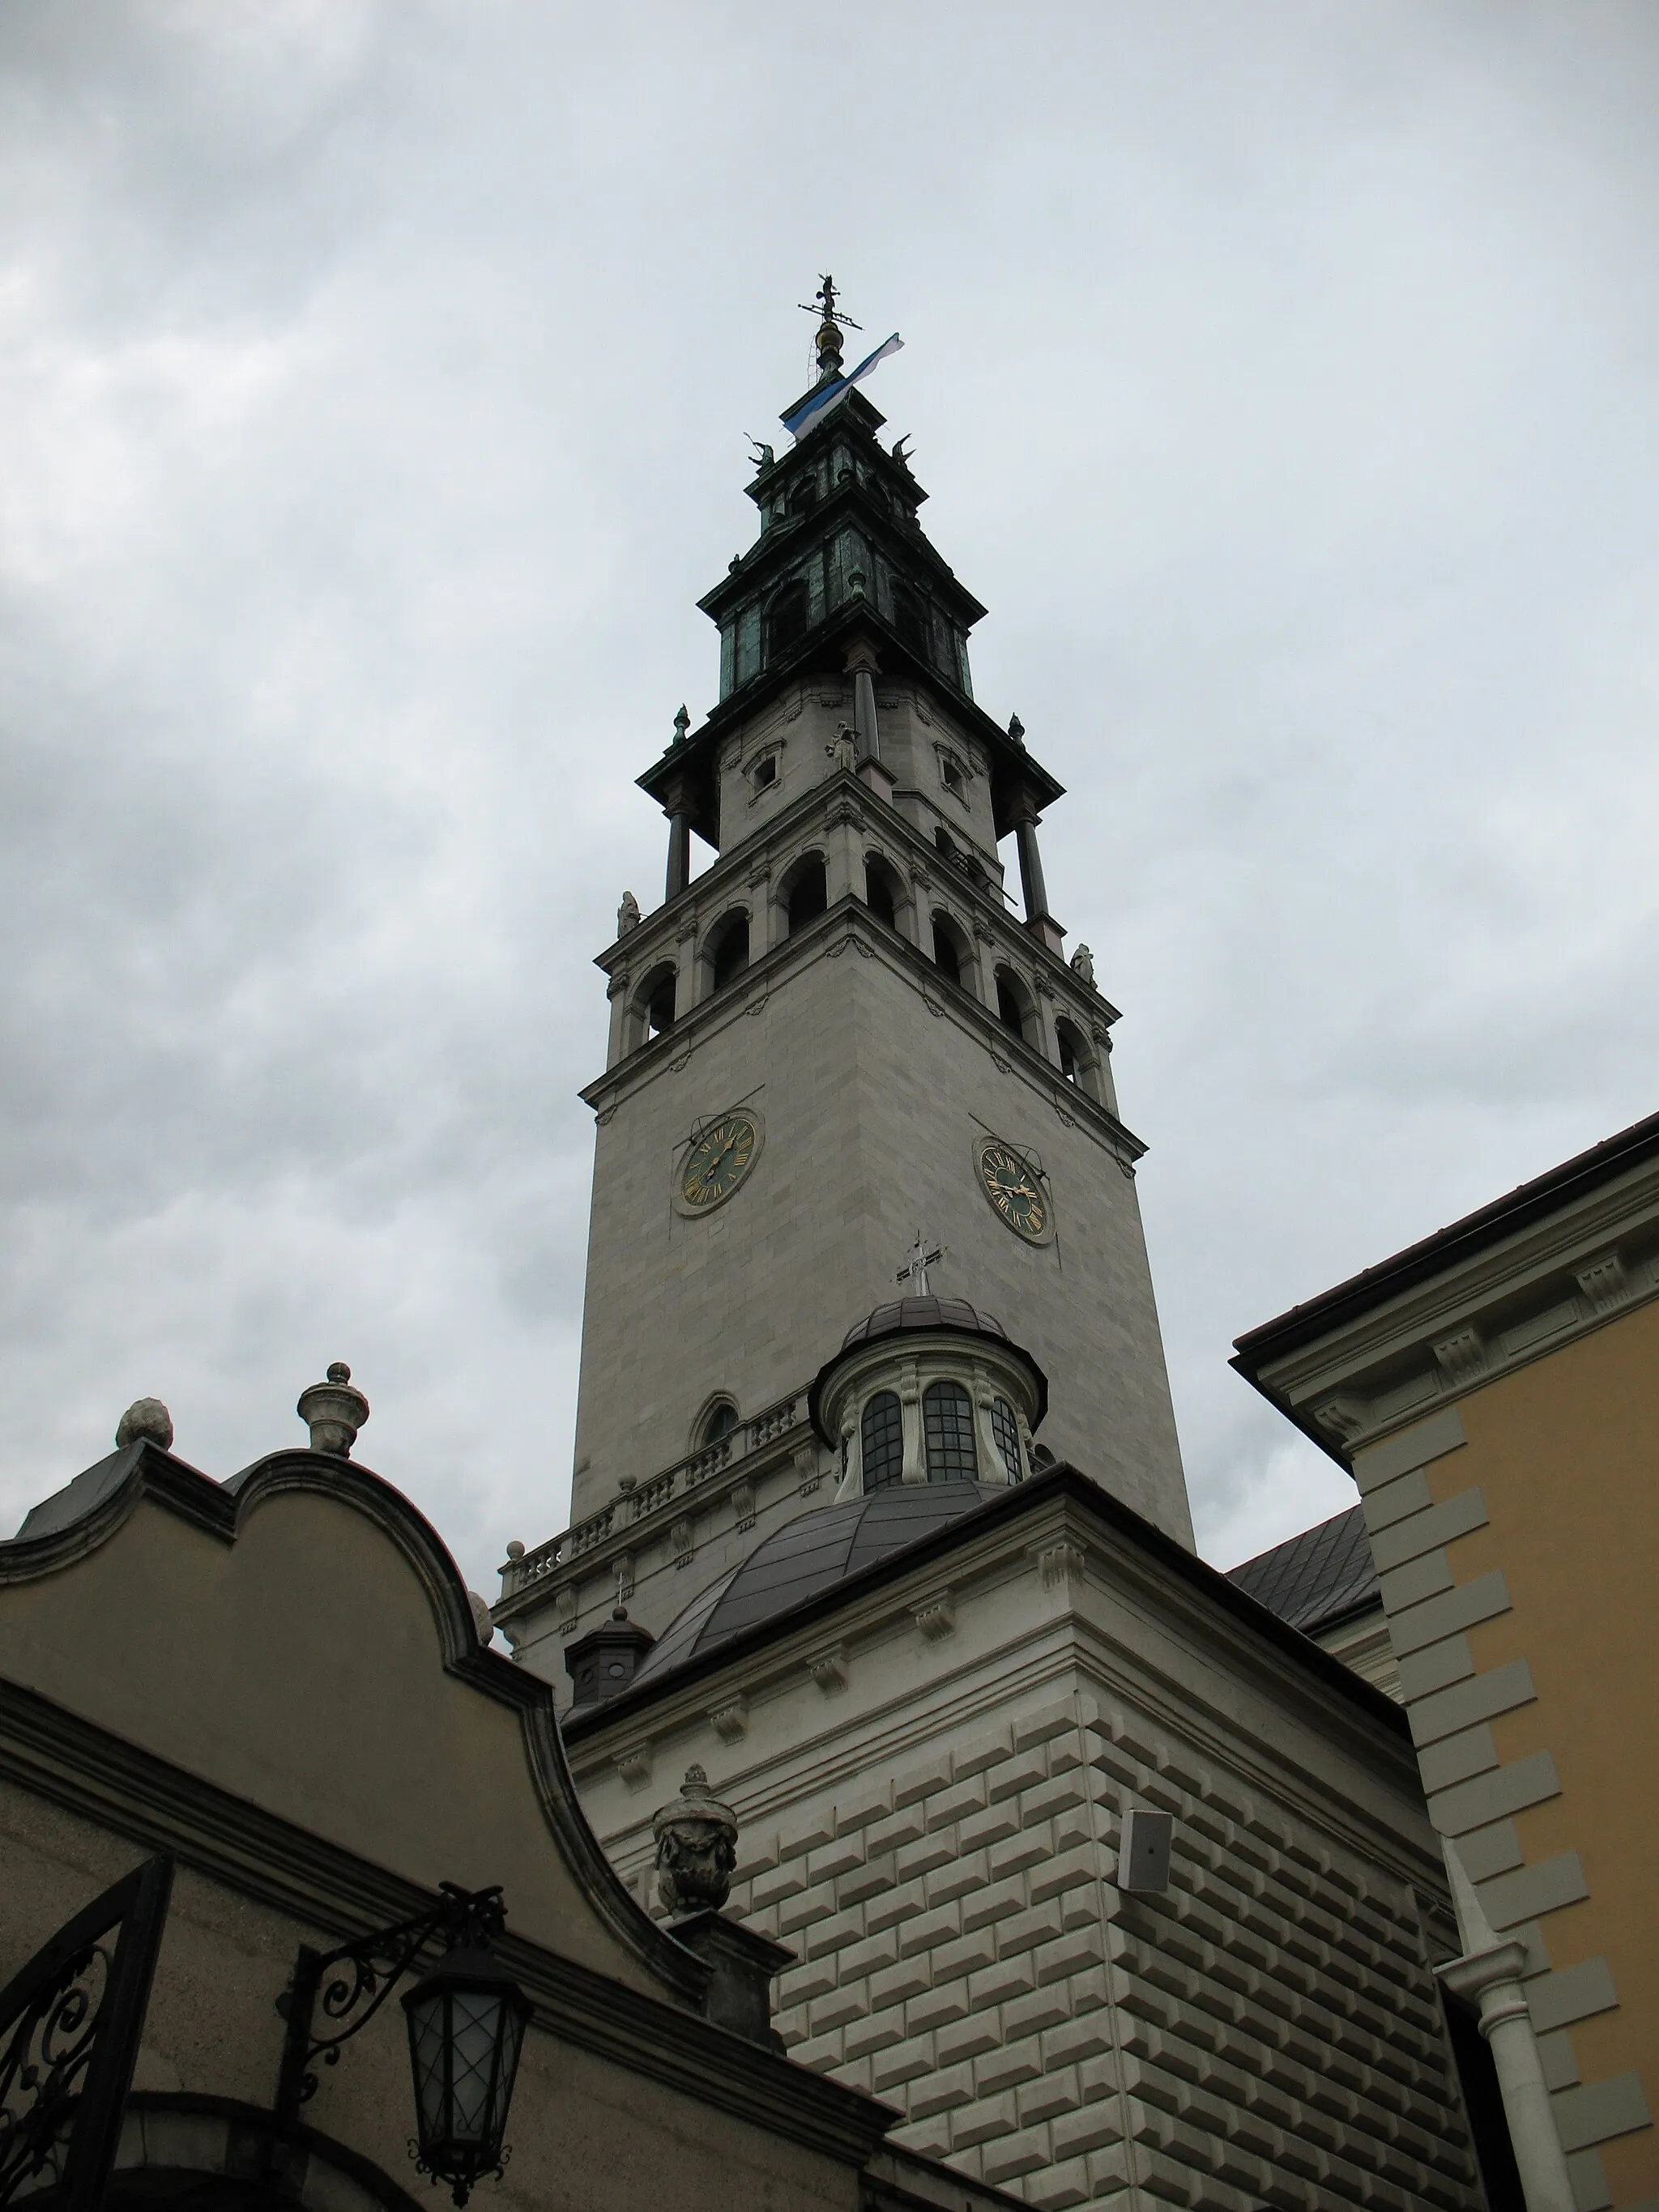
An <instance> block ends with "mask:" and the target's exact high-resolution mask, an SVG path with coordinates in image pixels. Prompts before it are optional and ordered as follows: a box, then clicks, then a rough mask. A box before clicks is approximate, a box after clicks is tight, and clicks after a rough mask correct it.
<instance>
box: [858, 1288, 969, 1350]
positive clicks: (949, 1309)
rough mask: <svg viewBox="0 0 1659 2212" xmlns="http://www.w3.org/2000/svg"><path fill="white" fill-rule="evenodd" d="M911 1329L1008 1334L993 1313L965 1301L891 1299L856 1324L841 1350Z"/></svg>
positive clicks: (947, 1299) (955, 1299) (949, 1299)
mask: <svg viewBox="0 0 1659 2212" xmlns="http://www.w3.org/2000/svg"><path fill="white" fill-rule="evenodd" d="M912 1328H926V1329H934V1328H960V1329H965V1330H966V1331H967V1332H968V1333H969V1334H970V1335H974V1336H1006V1335H1007V1334H1008V1332H1007V1330H1006V1328H1004V1327H1003V1326H1002V1323H1001V1322H1000V1321H998V1320H997V1318H996V1316H994V1314H987V1313H981V1312H980V1310H979V1309H978V1308H977V1307H976V1306H970V1305H969V1303H968V1301H967V1299H966V1298H933V1297H928V1298H890V1299H889V1300H888V1302H887V1304H885V1305H884V1306H878V1307H877V1308H876V1310H875V1311H874V1313H872V1314H866V1316H865V1317H864V1319H863V1320H862V1321H856V1322H854V1324H853V1326H852V1327H851V1328H849V1329H848V1332H847V1334H846V1335H845V1336H844V1337H842V1340H841V1345H842V1351H843V1352H845V1351H846V1350H847V1348H848V1346H849V1345H854V1344H867V1343H868V1342H869V1341H870V1340H871V1339H872V1337H878V1336H897V1335H899V1334H901V1333H902V1331H904V1330H906V1329H912Z"/></svg>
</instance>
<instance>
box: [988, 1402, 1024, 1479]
mask: <svg viewBox="0 0 1659 2212" xmlns="http://www.w3.org/2000/svg"><path fill="white" fill-rule="evenodd" d="M991 1434H992V1435H993V1436H994V1437H995V1438H996V1441H997V1449H998V1451H999V1452H1000V1454H1001V1455H1002V1464H1003V1465H1004V1467H1006V1468H1007V1470H1008V1480H1009V1481H1010V1482H1018V1481H1019V1480H1021V1479H1022V1477H1023V1476H1024V1473H1025V1469H1024V1467H1023V1466H1022V1465H1021V1464H1020V1456H1019V1422H1018V1419H1017V1418H1016V1416H1015V1413H1014V1409H1013V1407H1012V1406H1011V1405H1010V1404H1009V1403H1008V1401H1007V1400H1006V1398H993V1399H992V1401H991Z"/></svg>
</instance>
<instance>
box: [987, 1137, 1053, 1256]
mask: <svg viewBox="0 0 1659 2212" xmlns="http://www.w3.org/2000/svg"><path fill="white" fill-rule="evenodd" d="M979 1179H980V1181H981V1183H982V1184H983V1185H984V1187H985V1195H986V1196H987V1198H988V1199H989V1200H990V1201H991V1203H992V1205H993V1206H995V1208H996V1210H997V1212H999V1213H1000V1215H1001V1216H1002V1218H1003V1219H1004V1220H1005V1221H1006V1223H1007V1225H1008V1226H1009V1227H1010V1228H1011V1229H1012V1230H1013V1231H1014V1232H1015V1233H1016V1235H1018V1236H1020V1237H1029V1238H1030V1242H1031V1243H1033V1244H1036V1243H1041V1242H1042V1239H1043V1238H1044V1237H1046V1236H1047V1235H1048V1193H1047V1191H1045V1190H1044V1189H1043V1188H1042V1183H1041V1182H1039V1181H1038V1179H1037V1175H1036V1170H1035V1169H1034V1168H1033V1167H1032V1166H1031V1164H1030V1162H1029V1161H1028V1160H1026V1159H1024V1158H1022V1156H1021V1155H1020V1154H1019V1153H1018V1152H1016V1151H1015V1150H1014V1148H1013V1146H1012V1145H1005V1144H1001V1143H999V1142H997V1141H995V1140H993V1141H992V1142H991V1143H990V1144H987V1145H981V1147H980V1153H979Z"/></svg>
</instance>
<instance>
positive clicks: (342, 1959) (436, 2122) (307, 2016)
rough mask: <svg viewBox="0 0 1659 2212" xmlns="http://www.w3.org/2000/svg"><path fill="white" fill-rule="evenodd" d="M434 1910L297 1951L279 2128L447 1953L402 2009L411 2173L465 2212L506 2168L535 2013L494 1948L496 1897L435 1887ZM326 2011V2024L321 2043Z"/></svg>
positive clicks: (281, 2003)
mask: <svg viewBox="0 0 1659 2212" xmlns="http://www.w3.org/2000/svg"><path fill="white" fill-rule="evenodd" d="M438 1890H439V1897H438V1902H437V1904H436V1905H435V1906H434V1907H433V1908H432V1909H431V1910H430V1911H427V1912H424V1913H422V1915H421V1916H420V1917H419V1918H418V1919H415V1920H404V1921H400V1922H399V1923H398V1925H397V1926H396V1927H395V1928H383V1929H378V1930H377V1931H376V1932H375V1933H374V1935H372V1936H360V1937H359V1938H358V1939H357V1941H356V1942H354V1943H343V1944H342V1945H341V1946H340V1948H339V1949H338V1950H337V1951H331V1952H328V1953H326V1954H323V1953H319V1952H316V1951H313V1950H312V1949H311V1948H309V1946H302V1947H301V1952H300V1955H299V1958H298V1959H297V1960H296V1961H295V1968H294V1979H293V1982H292V1984H290V1986H289V1990H288V1991H287V1993H286V1995H285V1996H283V1997H281V1998H279V1999H278V2008H279V2010H280V2011H281V2012H282V2014H283V2017H284V2019H285V2020H286V2021H287V2022H288V2036H287V2039H286V2042H285V2044H284V2046H283V2065H282V2072H281V2075H279V2077H278V2080H277V2085H276V2113H277V2117H278V2118H280V2119H283V2120H288V2121H297V2120H298V2118H299V2117H300V2112H301V2106H304V2105H305V2104H306V2103H307V2101H308V2100H309V2099H310V2098H311V2097H312V2096H313V2094H314V2093H315V2092H316V2087H317V2076H316V2075H315V2073H314V2072H313V2070H312V2069H313V2062H315V2061H318V2060H320V2061H321V2063H323V2064H324V2065H325V2066H336V2065H337V2064H338V2063H339V2058H340V2049H341V2046H342V2045H343V2044H346V2043H349V2041H350V2039H351V2038H352V2037H353V2036H354V2035H356V2033H358V2031H359V2030H360V2029H361V2028H363V2027H367V2026H368V2022H369V2021H371V2020H372V2019H373V2018H374V2015H375V2014H376V2013H377V2012H378V2011H379V2010H380V2007H381V2006H382V2005H383V2004H384V2003H385V2002H386V1999H387V1997H389V1996H391V1994H392V1990H393V1989H394V1988H395V1987H396V1986H397V1984H398V1983H399V1982H400V1981H401V1980H402V1979H403V1978H404V1975H405V1974H406V1973H407V1972H409V1971H410V1968H411V1967H412V1966H414V1964H415V1961H416V1957H417V1956H418V1955H419V1954H420V1953H421V1952H422V1951H423V1950H425V1949H426V1948H427V1947H428V1945H429V1944H431V1943H432V1942H435V1941H437V1942H444V1943H446V1944H447V1946H448V1948H447V1950H446V1951H445V1953H444V1955H443V1956H442V1958H441V1959H440V1960H439V1961H438V1963H437V1965H436V1966H435V1967H434V1968H433V1969H432V1971H431V1972H430V1973H429V1974H428V1975H427V1976H426V1977H425V1978H424V1979H422V1981H420V1982H417V1983H416V1985H415V1987H414V1988H413V1989H412V1990H410V1992H409V1993H408V1995H407V1996H405V1997H404V2000H403V2002H404V2013H405V2015H407V2018H408V2021H409V2057H410V2065H411V2067H412V2068H413V2069H414V2075H415V2124H416V2137H415V2140H414V2142H412V2143H411V2144H410V2153H411V2154H412V2156H413V2157H414V2160H415V2163H416V2168H417V2169H418V2171H419V2172H422V2173H429V2174H430V2175H431V2177H432V2179H434V2181H438V2182H447V2184H448V2185H449V2191H450V2194H451V2196H452V2197H453V2198H454V2200H455V2202H456V2203H457V2204H465V2203H466V2200H467V2198H468V2197H470V2196H471V2193H472V2190H473V2186H474V2185H475V2184H476V2183H477V2182H479V2181H481V2180H482V2179H483V2178H484V2176H485V2175H486V2174H499V2173H500V2172H501V2170H502V2167H503V2166H505V2164H506V2162H507V2152H506V2149H505V2148H504V2147H503V2144H502V2140H501V2139H502V2136H504V2135H505V2133H506V2131H507V2106H508V2105H509V2103H510V2102H511V2101H512V2097H513V2077H514V2075H516V2074H517V2073H518V2070H519V2053H520V2050H521V2048H522V2046H523V2044H524V2032H525V2029H526V2027H528V2026H529V2024H530V2014H531V2007H530V2002H529V2000H528V1998H526V1996H525V1994H524V1992H523V1990H521V1989H520V1987H519V1985H518V1984H517V1983H516V1982H514V1981H513V1979H512V1978H511V1977H510V1976H509V1975H507V1973H506V1972H504V1971H503V1969H502V1967H501V1964H500V1962H499V1961H498V1960H497V1959H496V1957H495V1951H494V1949H493V1948H492V1945H493V1942H494V1939H495V1937H496V1936H499V1935H500V1934H501V1929H503V1927H504V1926H505V1925H506V1922H507V1913H506V1911H505V1908H504V1907H503V1905H502V1904H501V1891H500V1890H499V1889H480V1890H471V1891H470V1890H465V1889H460V1888H458V1887H456V1885H455V1884H454V1883H453V1882H450V1881H445V1882H440V1884H439V1885H438ZM319 2010H320V2012H321V2015H322V2017H323V2019H324V2020H325V2021H327V2022H329V2023H330V2024H331V2025H330V2027H325V2029H324V2030H323V2031H322V2032H321V2033H317V2031H316V2028H315V2015H316V2014H317V2013H318V2011H319Z"/></svg>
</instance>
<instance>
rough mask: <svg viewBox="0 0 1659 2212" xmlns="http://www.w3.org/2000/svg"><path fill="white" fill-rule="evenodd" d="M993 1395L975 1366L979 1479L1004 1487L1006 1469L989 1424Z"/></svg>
mask: <svg viewBox="0 0 1659 2212" xmlns="http://www.w3.org/2000/svg"><path fill="white" fill-rule="evenodd" d="M995 1395H996V1393H995V1392H994V1390H993V1389H992V1388H991V1383H990V1378H989V1376H987V1374H986V1372H985V1370H984V1369H983V1368H982V1367H979V1366H976V1367H975V1369H974V1450H975V1454H976V1455H977V1456H978V1459H979V1479H980V1480H981V1482H990V1483H1000V1484H1001V1485H1002V1486H1004V1488H1005V1489H1006V1486H1007V1482H1008V1469H1007V1468H1006V1466H1005V1465H1004V1463H1003V1458H1002V1454H1001V1452H1000V1449H998V1446H997V1436H996V1431H995V1430H994V1428H993V1427H992V1426H991V1401H992V1399H993V1398H994V1396H995Z"/></svg>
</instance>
